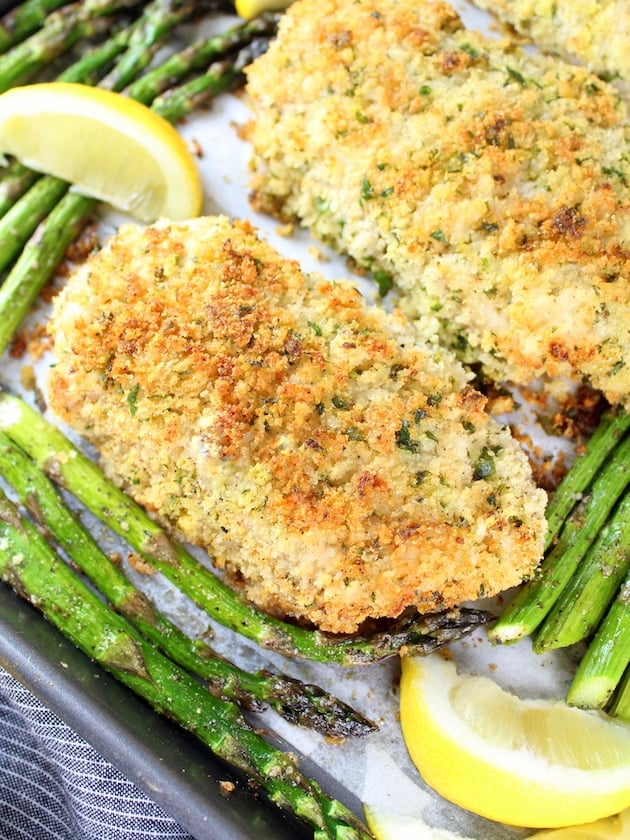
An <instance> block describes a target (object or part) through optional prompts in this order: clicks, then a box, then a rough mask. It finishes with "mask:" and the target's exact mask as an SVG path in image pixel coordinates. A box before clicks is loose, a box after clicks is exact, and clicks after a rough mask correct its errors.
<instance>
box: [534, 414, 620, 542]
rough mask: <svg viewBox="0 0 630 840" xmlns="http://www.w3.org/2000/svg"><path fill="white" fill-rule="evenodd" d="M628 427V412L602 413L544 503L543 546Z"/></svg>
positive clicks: (553, 537)
mask: <svg viewBox="0 0 630 840" xmlns="http://www.w3.org/2000/svg"><path fill="white" fill-rule="evenodd" d="M628 429H630V414H626V412H625V411H624V410H623V409H619V410H617V411H613V410H611V411H608V412H607V413H606V414H604V415H603V416H602V418H601V420H600V422H599V424H598V426H597V428H596V429H595V431H594V432H593V434H592V436H591V438H590V440H589V441H588V443H587V444H586V449H585V451H584V453H583V454H582V455H579V456H578V457H577V458H576V460H575V463H574V464H573V465H572V466H571V469H570V470H569V471H568V472H567V474H566V475H565V477H564V479H563V480H562V482H561V483H560V485H559V487H558V488H557V490H556V491H555V493H554V494H553V496H552V497H551V499H550V501H549V504H548V505H547V511H546V517H547V523H548V528H547V535H546V537H545V549H547V548H549V547H550V546H551V544H552V543H553V541H554V540H555V538H556V537H557V536H558V532H559V531H560V529H561V528H562V525H563V523H564V521H565V519H566V518H567V516H568V515H569V513H570V511H571V509H572V508H573V507H574V506H575V504H576V503H577V502H578V501H579V499H580V497H581V494H582V493H584V491H585V490H587V489H588V487H589V485H590V483H591V481H592V480H593V478H594V477H595V475H596V474H597V472H598V471H599V469H600V468H601V466H602V464H603V463H604V461H606V459H607V458H608V456H609V455H610V454H611V453H612V452H613V451H614V449H615V447H616V446H617V444H618V443H619V441H620V440H621V438H622V437H623V435H624V434H625V433H626V432H627V431H628Z"/></svg>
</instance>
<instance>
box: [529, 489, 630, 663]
mask: <svg viewBox="0 0 630 840" xmlns="http://www.w3.org/2000/svg"><path fill="white" fill-rule="evenodd" d="M629 568H630V494H626V495H625V496H624V497H623V498H622V499H621V501H620V502H619V504H618V506H617V508H616V509H615V511H614V513H613V515H612V516H611V517H610V519H609V520H608V521H607V522H606V524H605V525H604V527H603V528H602V529H601V530H600V532H599V535H598V537H597V539H596V541H595V542H594V543H593V546H592V547H591V548H590V550H589V551H588V553H587V554H586V556H585V557H584V559H583V560H582V562H581V563H580V566H579V568H578V570H577V571H576V573H575V574H574V575H573V577H572V578H571V580H570V581H569V583H568V584H567V585H566V586H565V588H564V589H563V591H562V593H561V595H560V597H559V598H558V600H557V601H556V603H555V605H554V607H553V609H552V610H551V612H550V613H549V615H548V616H547V618H546V619H545V621H544V622H543V623H542V624H541V626H540V627H539V629H538V632H537V634H536V636H535V638H534V644H533V647H534V650H535V651H537V652H539V653H540V652H542V651H546V650H553V649H554V648H560V647H568V646H569V645H573V644H576V643H577V642H580V641H582V640H584V639H587V638H588V637H589V636H590V635H591V634H592V633H593V631H594V630H595V628H596V627H597V625H598V624H599V622H600V621H601V620H602V618H603V617H604V615H605V613H606V610H607V609H608V606H609V604H610V603H611V601H612V600H613V598H614V597H615V595H616V593H617V591H618V589H619V587H620V586H621V584H622V582H623V580H624V579H625V577H626V575H627V573H628V569H629Z"/></svg>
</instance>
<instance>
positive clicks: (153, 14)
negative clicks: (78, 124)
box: [101, 0, 216, 91]
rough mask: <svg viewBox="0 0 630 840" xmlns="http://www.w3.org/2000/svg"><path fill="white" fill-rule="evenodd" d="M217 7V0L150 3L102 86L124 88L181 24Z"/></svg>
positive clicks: (113, 88)
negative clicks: (119, 58)
mask: <svg viewBox="0 0 630 840" xmlns="http://www.w3.org/2000/svg"><path fill="white" fill-rule="evenodd" d="M215 6H216V4H215V3H214V2H213V0H210V2H208V1H207V0H206V2H203V3H199V2H195V1H194V0H154V2H153V3H151V4H150V5H149V6H147V8H146V10H145V13H144V15H143V16H142V19H141V21H140V22H139V24H138V25H137V26H136V28H135V31H134V33H133V35H132V36H131V38H130V40H129V45H128V48H127V51H126V53H125V55H124V56H123V57H122V59H121V60H120V61H118V62H117V64H116V66H115V67H114V69H113V70H112V71H111V72H110V73H109V74H108V75H107V76H106V77H105V78H104V79H103V81H102V82H101V87H104V88H107V89H108V90H116V91H121V90H123V88H125V87H127V85H129V84H131V82H133V81H134V80H135V79H137V78H138V76H139V75H140V74H141V73H142V71H143V70H145V69H146V68H147V67H148V66H149V64H150V63H151V60H152V59H153V57H154V55H155V53H156V52H157V50H158V49H159V47H160V46H161V45H162V44H163V42H164V38H165V37H166V36H167V35H169V34H170V33H171V31H172V30H173V29H174V28H175V27H176V26H177V25H178V24H180V23H182V22H184V21H186V20H188V19H190V18H191V17H193V15H198V14H202V13H203V12H205V11H208V9H209V8H214V7H215Z"/></svg>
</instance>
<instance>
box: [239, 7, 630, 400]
mask: <svg viewBox="0 0 630 840" xmlns="http://www.w3.org/2000/svg"><path fill="white" fill-rule="evenodd" d="M248 76H249V83H248V91H249V96H250V100H251V104H252V109H253V118H252V125H251V128H250V132H249V136H250V139H251V142H252V144H253V166H254V172H253V176H252V187H253V190H254V193H255V202H256V206H257V207H259V208H261V209H264V210H265V211H269V212H272V213H274V214H276V215H280V216H281V217H284V218H287V219H293V218H295V219H298V220H300V222H301V223H302V224H304V225H305V226H306V227H308V228H310V229H311V230H312V231H313V232H314V233H315V234H316V235H317V236H318V237H320V238H321V239H323V240H325V241H326V242H328V243H330V244H331V245H332V246H334V247H335V248H337V249H338V250H340V251H341V252H343V253H346V254H348V255H350V257H351V258H352V259H353V260H355V261H356V262H357V263H358V264H359V265H360V266H362V267H365V268H368V269H372V270H373V271H375V272H379V273H380V275H381V278H385V277H390V278H393V279H394V280H395V282H396V284H397V285H398V287H399V289H400V290H401V291H402V295H403V306H404V307H405V309H406V310H407V311H408V312H409V313H410V314H411V315H412V317H414V318H417V319H419V321H420V323H421V328H422V330H423V332H424V333H425V334H437V335H439V337H440V339H441V341H442V342H443V343H444V344H445V345H447V346H450V347H452V348H454V349H455V350H456V351H457V353H458V354H459V356H460V358H462V359H463V360H464V361H466V362H481V363H482V364H483V365H484V366H485V369H486V371H487V373H488V374H489V375H491V376H492V377H493V378H495V379H498V380H512V381H514V382H517V383H521V384H522V383H529V382H530V381H532V380H533V379H534V378H536V377H543V378H545V379H546V380H547V381H548V382H550V383H551V384H552V386H555V387H559V386H560V385H561V384H562V383H563V382H564V381H565V379H568V380H573V381H580V380H582V379H583V378H585V379H587V380H589V381H590V382H591V384H592V385H593V386H594V387H596V388H598V389H600V390H602V391H603V392H605V394H606V395H607V397H608V398H609V400H611V401H612V402H613V403H623V404H624V405H625V406H626V407H630V358H629V349H630V213H629V207H630V127H629V125H628V118H627V113H626V110H625V106H624V105H623V103H622V102H621V101H620V99H619V96H618V94H617V93H616V91H614V89H613V88H612V87H611V86H609V85H606V84H605V83H603V82H601V80H600V79H598V78H597V77H595V76H593V75H590V74H589V72H588V71H586V70H585V69H583V68H580V67H576V66H571V65H568V64H566V63H563V62H561V61H560V60H556V59H553V58H550V57H544V56H533V55H529V54H527V53H526V52H525V51H524V50H521V49H519V48H509V47H508V46H506V44H504V43H500V42H497V41H494V40H490V39H488V38H485V37H483V36H482V35H480V34H478V33H475V32H472V31H467V30H466V29H465V28H463V26H462V24H461V21H460V19H459V18H458V16H457V15H456V14H455V12H454V11H453V9H452V8H451V6H449V5H448V4H446V3H444V2H441V1H440V0H436V2H433V3H431V2H428V0H353V2H345V0H297V2H296V3H295V5H293V6H291V7H290V9H289V10H288V12H287V13H286V15H284V16H283V18H282V21H281V25H280V32H279V35H278V37H277V39H276V40H275V41H274V42H273V43H272V45H271V47H270V49H269V51H268V52H267V54H266V55H264V56H262V57H260V58H259V59H257V60H256V61H255V62H254V63H253V64H252V65H251V67H250V68H249V71H248Z"/></svg>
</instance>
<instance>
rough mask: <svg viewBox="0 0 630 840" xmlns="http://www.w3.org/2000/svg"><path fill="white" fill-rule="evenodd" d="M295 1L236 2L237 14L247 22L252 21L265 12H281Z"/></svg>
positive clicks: (241, 0)
mask: <svg viewBox="0 0 630 840" xmlns="http://www.w3.org/2000/svg"><path fill="white" fill-rule="evenodd" d="M292 2H293V0H235V2H234V8H235V9H236V14H237V15H238V16H239V17H242V18H244V19H245V20H251V19H252V18H254V17H256V15H260V14H262V13H263V12H281V11H282V10H283V9H286V8H288V7H289V6H290V5H291V3H292Z"/></svg>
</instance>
